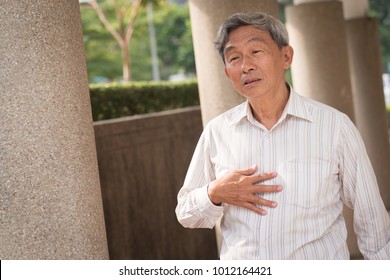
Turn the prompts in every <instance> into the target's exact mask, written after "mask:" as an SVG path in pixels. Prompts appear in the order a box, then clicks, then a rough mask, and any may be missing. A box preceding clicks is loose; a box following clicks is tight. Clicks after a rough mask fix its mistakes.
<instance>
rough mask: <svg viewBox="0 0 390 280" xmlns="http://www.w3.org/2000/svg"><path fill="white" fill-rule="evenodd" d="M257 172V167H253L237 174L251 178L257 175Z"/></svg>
mask: <svg viewBox="0 0 390 280" xmlns="http://www.w3.org/2000/svg"><path fill="white" fill-rule="evenodd" d="M256 170H257V166H256V165H253V166H251V167H249V168H246V169H241V170H237V172H238V173H240V174H241V175H245V176H250V175H252V174H253V173H255V171H256Z"/></svg>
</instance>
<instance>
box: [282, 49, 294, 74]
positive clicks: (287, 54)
mask: <svg viewBox="0 0 390 280" xmlns="http://www.w3.org/2000/svg"><path fill="white" fill-rule="evenodd" d="M282 51H283V58H284V69H286V70H287V69H288V68H290V66H291V63H292V61H293V57H294V49H293V48H292V47H291V46H290V45H287V46H285V47H283V50H282Z"/></svg>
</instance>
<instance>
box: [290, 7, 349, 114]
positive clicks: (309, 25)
mask: <svg viewBox="0 0 390 280" xmlns="http://www.w3.org/2000/svg"><path fill="white" fill-rule="evenodd" d="M286 21H287V24H286V27H287V29H288V32H289V35H290V44H291V46H292V47H293V48H294V60H293V63H292V65H291V74H292V79H293V83H294V88H295V90H296V91H297V92H298V93H300V94H302V95H305V96H308V97H311V98H313V99H316V100H318V101H321V102H323V103H326V104H329V105H331V106H332V107H335V108H337V109H339V110H340V111H342V112H344V113H346V114H347V115H348V116H349V117H350V118H351V119H352V120H354V111H353V101H352V90H351V79H350V74H349V73H350V72H349V65H348V51H347V39H346V30H345V21H344V15H343V7H342V3H341V2H339V1H324V2H314V3H307V4H300V5H291V6H287V7H286Z"/></svg>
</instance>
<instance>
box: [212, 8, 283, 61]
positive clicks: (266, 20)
mask: <svg viewBox="0 0 390 280" xmlns="http://www.w3.org/2000/svg"><path fill="white" fill-rule="evenodd" d="M247 25H251V26H254V27H256V28H258V29H261V30H264V31H268V32H269V34H270V35H271V38H272V40H274V41H275V43H276V44H277V45H278V47H279V48H280V49H281V48H283V47H285V46H287V45H288V33H287V30H286V28H285V26H284V25H283V23H282V22H281V21H280V20H279V19H277V18H275V17H273V16H270V15H268V14H265V13H262V12H256V13H236V14H234V15H232V16H230V17H229V18H227V19H226V20H225V22H224V23H223V24H222V25H221V26H220V28H219V30H218V33H217V37H216V39H215V42H214V43H215V48H216V49H217V51H218V53H219V55H220V56H221V58H222V60H223V62H224V63H225V56H224V49H225V46H226V43H227V42H228V40H229V35H230V33H231V32H232V31H234V30H235V29H237V28H239V27H241V26H247Z"/></svg>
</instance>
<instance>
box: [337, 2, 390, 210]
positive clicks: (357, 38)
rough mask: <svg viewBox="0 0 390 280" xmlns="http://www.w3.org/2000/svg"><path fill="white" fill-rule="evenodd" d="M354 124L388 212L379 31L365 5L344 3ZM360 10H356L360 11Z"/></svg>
mask: <svg viewBox="0 0 390 280" xmlns="http://www.w3.org/2000/svg"><path fill="white" fill-rule="evenodd" d="M343 4H344V15H345V17H346V30H347V43H348V55H349V65H350V73H351V82H352V93H353V100H354V111H355V121H356V126H357V127H358V129H359V131H360V133H361V135H362V137H363V140H364V142H365V145H366V148H367V152H368V155H369V157H370V159H371V162H372V165H373V167H374V170H375V174H376V177H377V180H378V184H379V188H380V192H381V195H382V198H383V201H384V203H385V205H386V207H387V208H390V172H389V170H390V144H389V134H388V124H387V112H386V105H385V98H384V92H383V82H382V70H381V56H380V38H379V31H378V29H379V27H378V23H377V21H376V19H374V18H370V17H368V13H367V12H368V1H366V0H364V1H356V0H355V1H350V0H348V1H344V3H343ZM359 7H360V9H357V8H359Z"/></svg>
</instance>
